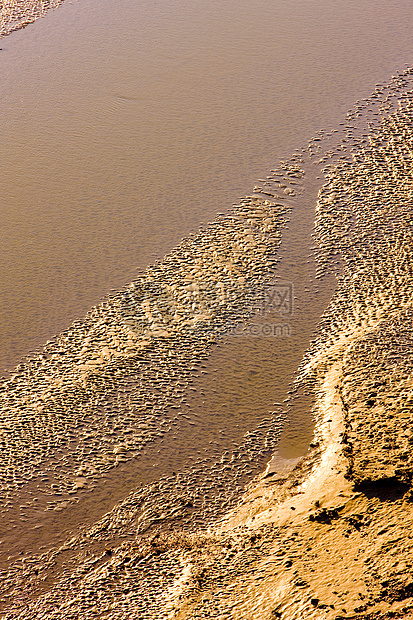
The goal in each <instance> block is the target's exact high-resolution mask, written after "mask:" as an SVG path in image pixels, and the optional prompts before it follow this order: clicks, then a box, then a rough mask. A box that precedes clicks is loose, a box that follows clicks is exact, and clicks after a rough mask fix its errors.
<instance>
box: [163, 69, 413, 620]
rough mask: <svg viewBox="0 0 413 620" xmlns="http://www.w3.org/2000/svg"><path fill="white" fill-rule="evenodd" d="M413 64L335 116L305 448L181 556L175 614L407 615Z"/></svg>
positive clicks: (321, 206) (412, 507)
mask: <svg viewBox="0 0 413 620" xmlns="http://www.w3.org/2000/svg"><path fill="white" fill-rule="evenodd" d="M410 73H411V70H408V71H406V72H405V73H404V74H403V75H399V76H395V77H394V79H393V81H392V83H391V84H390V85H389V86H388V87H386V88H385V87H378V88H376V92H375V93H374V95H373V97H372V98H370V99H369V100H366V101H365V102H363V103H361V104H358V105H357V106H356V108H355V111H353V112H351V113H349V114H348V115H347V123H348V125H347V130H348V132H347V137H346V138H345V139H344V140H343V142H342V143H341V144H340V146H339V148H338V149H337V150H336V151H335V154H333V151H331V152H330V157H331V161H330V163H328V165H327V166H326V168H325V174H326V176H327V182H326V184H325V185H324V187H323V189H322V190H321V191H320V194H319V201H318V205H317V216H316V238H317V241H318V245H319V261H320V266H321V269H320V271H322V270H323V269H324V270H333V271H335V272H336V274H337V280H338V288H337V293H336V295H335V297H334V299H333V300H332V302H331V304H330V306H329V308H328V309H327V311H326V313H325V315H324V317H323V319H322V321H321V325H320V332H319V337H318V339H317V340H316V341H315V342H314V343H313V345H312V347H311V348H310V350H309V352H308V355H307V356H306V359H305V362H304V363H303V367H302V380H303V381H304V383H305V382H306V381H308V380H310V378H311V381H313V389H314V391H315V393H316V395H317V405H316V409H315V415H316V417H317V420H318V422H317V426H316V433H315V438H314V441H313V443H312V448H311V450H310V453H309V455H308V457H306V458H305V459H303V461H302V462H301V463H300V464H299V465H298V466H296V467H295V469H294V470H293V471H292V472H291V474H290V475H288V476H287V477H286V476H279V475H278V476H277V474H276V472H274V471H273V472H271V471H270V470H268V471H267V472H266V473H265V474H264V475H263V476H262V477H261V479H260V481H259V482H258V483H257V484H256V485H254V486H252V487H251V489H250V491H249V493H247V494H246V496H245V497H244V499H243V501H242V504H241V505H240V506H239V507H238V508H237V509H236V510H235V511H234V512H232V513H231V514H230V515H228V517H227V518H226V519H225V520H224V521H223V522H221V524H219V525H218V526H216V527H215V528H213V529H211V531H210V533H211V543H210V547H211V549H210V550H208V549H207V545H206V546H205V549H204V551H203V552H202V553H201V552H200V551H199V550H197V551H196V552H195V553H194V552H192V555H189V554H188V557H187V561H188V563H189V564H191V565H192V569H191V570H192V574H193V575H195V576H197V577H196V578H197V579H198V583H197V584H196V585H195V586H194V587H193V590H192V592H191V593H190V594H189V595H188V594H186V596H183V597H182V598H181V600H179V598H178V600H177V601H176V600H175V606H176V607H175V610H176V613H175V615H174V614H173V613H172V615H171V617H173V618H179V619H180V620H183V619H184V618H185V619H189V618H207V617H210V618H233V619H235V618H237V619H241V618H245V619H249V620H252V619H267V618H268V619H270V618H281V619H282V620H293V619H294V620H298V619H304V618H323V619H324V618H326V619H333V618H334V619H336V620H339V619H343V618H352V619H356V618H357V619H362V618H364V619H367V618H368V619H373V618H374V619H378V618H399V617H403V618H413V560H412V551H413V534H412V531H413V530H412V526H413V504H412V497H413V494H412V486H411V485H412V479H413V467H412V450H411V446H412V437H413V424H412V415H411V410H412V402H413V396H412V394H413V392H412V385H413V363H412V352H413V337H412V331H413V330H412V323H413V281H412V274H413V254H412V247H413V238H412V232H411V227H412V223H413V219H412V215H411V205H412V197H413V184H412V181H411V178H412V174H411V173H412V169H413V163H412V154H413V134H412V132H411V126H412V125H411V116H412V111H413V103H412V101H413V91H412V90H411V84H410ZM375 104H376V105H375ZM368 106H373V109H372V108H370V110H369V112H372V113H373V114H372V115H369V114H366V115H365V117H367V122H366V118H365V117H363V115H364V110H365V109H366V108H367V107H368ZM373 110H374V111H373ZM373 115H374V116H376V118H374V117H373ZM359 117H362V120H363V118H364V123H365V124H364V127H365V128H364V129H363V128H362V127H363V122H362V121H359V120H358V119H359ZM377 117H378V118H377ZM314 152H315V153H317V154H318V155H319V154H320V148H319V147H318V145H315V147H314ZM322 160H323V158H322ZM324 161H329V158H328V157H327V159H324ZM337 257H338V260H337ZM271 474H272V475H271ZM213 541H214V542H213Z"/></svg>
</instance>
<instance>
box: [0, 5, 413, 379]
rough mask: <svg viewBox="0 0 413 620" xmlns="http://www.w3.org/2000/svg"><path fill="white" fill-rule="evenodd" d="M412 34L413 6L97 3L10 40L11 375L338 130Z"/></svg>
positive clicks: (6, 94) (4, 68)
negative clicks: (317, 138) (325, 132)
mask: <svg viewBox="0 0 413 620" xmlns="http://www.w3.org/2000/svg"><path fill="white" fill-rule="evenodd" d="M411 22H412V16H411V7H410V3H408V2H407V1H406V2H387V3H382V4H381V6H380V10H379V11H378V10H377V3H375V2H372V1H366V2H363V3H362V5H360V3H357V2H350V3H346V4H345V5H343V3H341V2H326V1H320V0H319V1H317V2H311V3H310V2H308V1H307V0H301V1H299V2H294V3H291V2H282V1H278V2H270V1H269V0H260V1H259V2H254V3H251V2H247V1H243V2H241V3H240V2H237V3H233V2H226V3H225V4H224V5H223V4H222V3H217V2H213V1H210V2H208V3H205V2H193V1H192V2H188V1H181V2H174V3H173V4H171V3H166V2H161V3H153V2H139V3H137V2H132V1H131V0H121V1H119V2H116V3H113V2H108V1H102V0H82V1H81V2H80V1H79V2H76V3H73V4H72V3H65V4H64V5H62V6H61V7H60V8H59V9H58V10H56V11H53V12H51V13H49V14H48V15H47V16H46V18H45V19H42V20H39V21H38V22H36V23H35V24H33V25H31V26H30V27H28V28H27V29H25V30H23V31H19V32H16V33H14V34H12V35H11V36H10V37H7V38H5V39H4V40H3V41H2V48H3V49H2V51H1V53H0V63H1V64H0V76H1V77H0V97H1V117H0V134H1V144H0V196H1V199H0V208H1V219H2V227H1V241H2V242H1V246H0V252H1V265H2V268H1V275H0V277H1V280H0V294H1V311H0V368H1V369H4V370H6V369H11V368H13V366H14V365H15V363H16V362H17V361H18V360H19V359H20V357H21V356H23V355H25V354H26V353H27V352H28V351H29V350H30V349H33V348H38V347H40V346H42V345H43V343H44V342H45V341H46V340H47V339H48V338H50V337H51V336H53V335H54V334H55V333H58V332H59V331H60V330H61V329H64V328H65V327H67V325H68V324H69V323H70V322H71V320H72V319H74V318H76V317H78V318H80V317H82V316H83V315H84V314H85V312H86V311H87V310H88V309H89V308H90V306H91V305H92V304H93V303H96V302H97V301H98V300H99V299H101V298H102V296H104V295H105V294H106V293H107V292H108V291H109V290H110V289H111V288H113V289H116V290H117V289H119V287H121V286H123V285H124V284H126V283H128V282H129V281H130V280H132V279H133V278H134V277H135V276H136V274H137V272H139V271H141V270H142V269H143V268H144V267H145V266H146V265H147V264H149V263H150V262H151V261H152V260H153V259H154V258H156V257H161V256H162V255H163V254H164V253H165V251H167V250H169V249H170V248H172V247H173V246H174V245H175V244H176V243H177V242H178V241H179V239H180V238H181V237H182V236H183V235H185V234H187V233H188V232H189V231H190V230H196V229H197V227H198V225H199V223H200V221H207V220H210V219H213V217H214V216H215V214H216V212H217V211H225V210H226V209H227V208H228V207H229V206H230V205H231V204H232V203H234V202H235V201H237V199H238V198H239V197H240V196H242V195H245V194H246V193H248V192H250V191H251V188H252V186H253V184H254V183H255V182H256V179H257V178H258V177H260V176H265V175H266V174H268V171H269V170H270V168H271V167H273V166H274V165H276V164H277V161H278V159H279V158H280V157H284V156H289V155H290V153H291V151H292V150H293V149H294V148H299V147H301V146H302V145H303V144H304V143H305V142H306V141H307V140H308V139H309V138H310V137H311V135H312V133H313V132H314V131H316V130H318V129H320V128H322V127H329V126H335V125H336V124H337V122H339V121H340V120H341V118H342V115H343V113H344V111H345V110H346V109H347V108H348V107H350V106H351V105H352V104H353V102H354V100H355V99H358V98H359V97H362V96H365V95H368V94H369V93H370V91H371V90H372V88H373V85H374V83H375V82H377V81H381V80H385V79H387V77H388V75H389V74H390V73H392V72H394V71H395V69H397V68H399V67H400V66H402V65H403V63H404V62H408V61H409V58H408V54H407V53H406V50H409V49H410V47H411V43H412V38H413V35H412V32H413V30H412V28H411V25H412V23H411ZM303 217H304V214H303ZM305 217H310V218H311V217H312V213H308V214H306V215H305Z"/></svg>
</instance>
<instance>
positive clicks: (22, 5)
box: [0, 0, 63, 39]
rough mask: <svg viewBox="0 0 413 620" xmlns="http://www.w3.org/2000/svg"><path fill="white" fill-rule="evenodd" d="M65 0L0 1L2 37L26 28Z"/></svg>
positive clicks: (0, 33) (0, 29) (0, 30)
mask: <svg viewBox="0 0 413 620" xmlns="http://www.w3.org/2000/svg"><path fill="white" fill-rule="evenodd" d="M62 2H63V0H3V1H1V2H0V39H1V38H2V37H4V36H6V35H8V34H10V33H11V32H13V31H14V30H20V28H25V27H26V26H27V25H28V24H31V23H32V22H34V21H35V20H36V19H39V17H43V15H45V14H46V13H47V11H49V10H50V9H55V8H56V7H57V6H59V4H62Z"/></svg>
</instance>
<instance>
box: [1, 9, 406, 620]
mask: <svg viewBox="0 0 413 620" xmlns="http://www.w3.org/2000/svg"><path fill="white" fill-rule="evenodd" d="M57 4H58V3H57V2H56V3H47V4H46V3H34V4H31V5H23V8H21V5H20V3H14V4H12V3H3V5H2V13H1V15H2V24H1V34H7V33H8V32H11V31H12V30H14V29H16V28H20V27H23V26H24V25H26V24H27V23H29V22H30V21H33V20H34V19H36V18H37V17H39V16H41V15H42V14H43V13H44V12H45V11H46V10H47V9H48V8H52V7H54V6H57ZM411 74H412V71H411V70H407V71H406V72H405V73H404V74H402V75H399V76H396V77H395V78H393V79H392V81H391V82H390V84H389V85H388V86H378V87H377V89H376V92H375V93H374V94H373V95H372V97H371V98H370V99H368V100H365V101H363V102H360V103H358V104H357V105H356V107H355V109H354V110H353V111H351V112H349V113H348V115H347V119H346V122H347V125H346V128H345V132H346V135H345V137H344V139H343V140H342V141H341V142H339V144H338V145H337V143H336V142H335V140H334V133H332V134H325V135H324V133H323V132H321V133H320V136H318V137H317V138H316V139H315V140H314V141H312V143H311V144H310V145H309V148H308V149H305V152H304V151H303V154H302V156H303V158H304V157H305V156H308V155H309V156H310V157H311V159H312V161H313V162H314V163H315V164H317V165H320V166H325V168H324V174H325V184H324V186H323V188H322V190H321V191H320V194H319V199H318V204H317V207H316V222H315V240H316V243H317V248H318V249H317V258H318V261H319V266H320V273H319V275H320V277H321V276H322V274H323V272H329V271H330V272H331V271H332V272H333V273H335V274H336V277H337V292H336V294H335V296H334V299H333V300H332V302H331V304H330V306H329V308H328V309H327V311H326V313H325V315H324V317H323V319H322V321H321V323H320V326H319V330H318V333H317V335H316V338H315V340H314V342H313V343H312V345H311V346H310V348H309V351H308V353H307V355H306V357H305V359H304V361H303V364H302V368H301V375H300V381H301V383H300V384H299V385H300V386H304V387H305V389H307V390H312V391H313V393H314V395H315V396H316V405H315V411H314V414H315V416H316V418H317V421H318V423H317V428H316V435H315V438H314V441H313V443H312V445H311V448H310V452H309V455H308V457H306V459H304V460H303V461H302V462H300V463H299V464H298V465H296V466H295V467H294V469H293V471H292V472H290V473H288V472H287V468H282V467H281V468H280V471H279V474H278V475H277V469H276V467H275V466H274V468H273V469H272V470H271V471H270V470H268V471H267V472H266V473H264V474H263V475H261V476H260V478H259V479H258V480H256V481H255V482H254V483H253V484H251V486H250V488H249V490H248V491H247V492H246V493H245V494H244V496H243V498H242V501H240V503H239V505H238V506H237V507H235V508H234V507H233V508H232V512H230V513H228V514H227V515H226V516H225V517H224V518H223V517H222V515H223V514H224V513H225V511H227V510H228V509H229V507H231V506H234V502H235V501H236V500H237V498H239V494H240V491H241V490H242V481H243V479H244V478H243V477H244V475H246V473H247V472H251V471H252V470H253V468H254V467H258V466H259V463H260V462H261V461H262V459H263V455H264V454H265V453H266V451H268V450H269V449H271V448H273V447H274V445H276V440H277V438H278V434H279V429H280V424H281V420H282V413H281V411H277V412H271V415H269V417H268V420H266V421H265V422H263V424H262V425H261V426H260V427H259V428H257V429H256V431H255V432H254V433H250V434H249V435H248V436H246V437H245V440H244V441H243V442H242V443H241V444H240V445H237V446H235V447H234V449H233V451H232V452H231V453H229V452H228V453H226V454H223V455H222V456H221V458H219V459H217V460H216V461H214V462H213V463H211V462H206V461H203V460H202V459H198V461H197V462H196V463H194V464H193V466H192V467H190V468H188V469H187V470H185V472H184V473H182V472H180V473H178V474H171V475H168V476H164V477H162V478H161V479H160V480H158V481H157V482H156V483H153V484H147V485H144V486H140V487H139V488H134V489H133V490H132V491H131V492H130V493H129V494H128V495H127V496H126V497H125V498H124V499H122V500H121V501H119V502H116V504H115V505H114V506H112V507H111V509H110V510H108V512H106V514H104V515H103V516H101V517H100V518H99V519H96V520H95V521H94V522H93V523H92V524H90V523H85V524H81V523H77V524H76V527H75V528H74V529H73V532H72V533H68V534H67V535H65V536H64V537H63V538H62V539H60V540H59V541H58V542H55V543H53V544H52V543H50V544H49V545H43V546H42V545H41V544H40V543H41V538H42V537H41V536H40V543H39V544H38V548H37V551H36V550H35V549H34V548H33V551H32V552H31V553H25V554H22V557H17V558H16V557H15V556H12V555H10V556H8V552H9V550H8V549H7V544H8V542H7V541H8V537H9V536H10V534H11V533H13V530H14V529H16V531H17V533H18V536H17V537H19V536H20V535H23V534H25V532H24V530H25V527H26V528H27V529H30V528H31V529H30V532H31V534H30V535H33V536H34V534H33V531H34V532H35V530H36V528H37V527H38V526H39V523H40V521H41V519H43V518H44V514H45V513H52V514H56V515H59V514H60V512H62V511H63V512H64V511H65V510H66V509H68V508H69V509H72V508H73V507H74V506H76V505H77V503H79V502H82V501H84V499H85V496H86V494H87V493H88V494H89V495H90V496H91V497H93V495H92V493H93V492H94V490H95V489H97V488H98V485H99V483H100V482H101V481H102V480H105V477H109V476H111V475H114V474H113V472H115V475H116V471H117V469H116V468H117V467H119V466H120V465H121V464H125V463H126V464H127V463H129V462H130V461H132V460H133V459H134V458H136V457H137V456H139V454H140V453H141V452H143V450H144V448H145V447H146V446H147V445H148V444H150V443H151V442H155V441H160V442H161V441H162V438H163V436H164V435H165V433H167V432H169V431H170V430H171V428H172V426H173V424H174V419H175V418H174V416H175V415H176V416H179V415H181V414H182V411H180V409H181V405H182V404H183V396H184V391H185V389H187V388H188V386H189V384H190V377H191V373H192V372H193V371H194V368H195V366H196V364H198V363H199V362H200V361H201V360H203V359H205V356H206V355H208V352H209V351H210V349H211V347H212V346H213V345H214V343H215V342H216V341H217V339H218V338H219V336H220V335H221V334H223V333H225V332H226V330H228V329H231V328H233V327H234V325H237V324H238V323H239V322H240V321H241V320H244V321H248V320H249V319H250V318H251V317H252V316H253V314H254V308H255V307H256V304H257V302H259V299H260V296H262V294H263V291H264V290H265V287H266V286H267V285H268V284H269V283H270V282H271V279H272V277H273V275H274V269H275V267H276V264H277V251H278V247H279V243H280V239H281V234H282V229H283V226H284V225H285V221H286V220H285V215H286V212H287V211H288V209H286V208H285V207H284V206H282V205H280V203H279V199H280V200H281V199H285V198H287V197H288V200H290V199H292V200H293V198H294V196H295V195H296V193H297V192H299V191H300V189H299V184H300V183H301V179H302V177H303V172H302V169H301V167H300V164H301V163H302V160H301V158H300V156H296V157H295V159H292V160H291V162H289V163H284V164H283V165H282V166H281V168H280V170H278V171H276V172H277V174H274V176H273V177H268V178H267V179H266V180H265V181H263V183H262V185H261V186H259V187H255V188H254V194H255V195H254V197H250V198H246V199H245V200H244V201H242V202H241V203H240V204H239V205H238V206H237V207H235V208H234V209H233V211H232V212H231V213H229V214H228V215H227V216H225V217H222V218H218V219H217V220H216V221H215V222H213V223H211V224H210V225H209V226H208V227H206V229H205V230H202V231H200V232H199V234H198V235H195V236H193V237H191V238H190V239H186V240H184V241H183V242H182V244H181V245H180V246H179V247H178V248H176V250H174V251H173V252H171V254H170V255H168V256H167V257H165V258H164V259H163V260H162V261H160V262H159V263H157V264H156V265H154V266H153V267H150V268H148V270H147V272H146V273H145V274H144V275H143V276H142V278H141V279H139V280H138V281H136V282H135V283H133V284H132V285H131V286H130V287H128V288H127V289H126V290H125V291H123V292H121V293H119V294H117V295H115V296H113V297H112V298H110V299H108V300H107V301H106V302H105V303H104V304H101V305H100V306H99V307H97V308H94V309H92V311H91V313H90V315H89V316H88V317H86V318H85V320H84V321H83V322H77V323H75V324H73V325H72V326H70V328H69V329H68V330H66V332H65V333H63V334H61V335H60V336H59V337H57V338H56V340H55V341H53V342H50V343H48V344H47V345H46V347H45V348H44V351H43V352H42V353H40V354H38V355H35V356H33V358H31V359H28V360H26V361H25V362H23V363H22V364H21V365H20V366H19V367H18V368H17V369H16V372H15V373H14V375H13V377H12V378H11V379H10V380H9V381H8V382H6V383H5V384H4V385H3V386H2V389H1V393H0V407H1V409H2V415H1V423H0V426H1V428H0V431H1V437H0V445H1V447H2V463H3V466H2V467H1V468H0V488H1V491H2V494H1V501H0V509H1V512H2V515H1V516H2V527H3V530H2V543H3V544H4V543H6V549H5V552H4V553H3V557H2V571H1V577H2V580H1V588H0V611H1V614H2V617H4V618H8V619H10V620H11V619H17V618H19V619H25V620H26V619H27V620H28V619H35V618H36V619H47V620H50V619H60V618H67V619H69V618H73V619H75V618H76V619H78V618H111V619H112V618H113V619H122V620H123V619H129V618H133V619H135V618H142V619H143V618H148V619H158V618H159V619H164V618H165V619H166V618H170V619H173V618H176V619H178V618H179V619H180V620H183V619H184V618H185V619H188V620H189V619H192V618H219V619H221V618H233V619H234V620H235V619H241V618H245V619H250V620H253V619H257V620H258V619H259V620H261V619H263V620H265V619H266V618H268V619H269V620H270V619H271V618H281V619H282V620H296V619H297V620H298V619H301V618H303V619H305V618H326V619H328V620H329V619H333V618H335V619H336V620H338V619H341V618H353V619H362V618H365V619H367V618H371V619H373V618H377V619H379V618H383V619H384V618H390V617H405V618H410V617H413V561H412V559H411V557H412V551H413V534H412V531H413V529H412V526H413V502H412V497H413V492H412V490H411V489H412V486H411V485H412V480H413V459H412V456H411V446H412V443H413V439H412V438H413V422H412V416H411V407H412V403H413V390H412V385H413V368H412V359H413V357H412V355H411V350H412V346H413V337H412V323H413V311H412V308H413V243H412V242H413V231H412V230H411V229H412V225H413V210H412V207H413V200H412V199H413V181H412V179H413V131H412V126H413V91H412V83H411ZM171 411H172V414H171ZM260 459H261V461H260ZM218 518H221V520H220V521H218ZM22 524H23V527H22ZM25 524H26V525H25ZM19 528H20V529H19ZM43 542H44V540H43Z"/></svg>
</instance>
